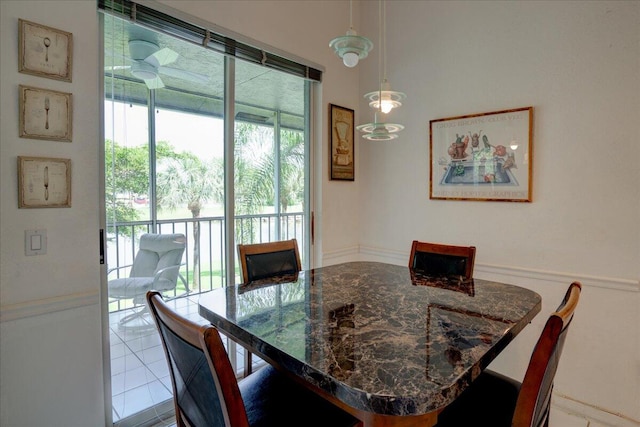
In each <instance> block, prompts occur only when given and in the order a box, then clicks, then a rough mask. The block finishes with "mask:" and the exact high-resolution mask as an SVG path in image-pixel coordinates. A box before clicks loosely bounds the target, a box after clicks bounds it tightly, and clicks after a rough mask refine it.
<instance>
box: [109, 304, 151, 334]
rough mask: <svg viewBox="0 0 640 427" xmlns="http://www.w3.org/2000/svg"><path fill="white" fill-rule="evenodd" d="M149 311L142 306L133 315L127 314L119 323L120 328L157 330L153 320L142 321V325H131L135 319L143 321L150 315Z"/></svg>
mask: <svg viewBox="0 0 640 427" xmlns="http://www.w3.org/2000/svg"><path fill="white" fill-rule="evenodd" d="M148 314H150V313H149V310H147V307H145V306H142V307H139V308H138V310H137V311H134V312H133V313H131V314H127V315H126V316H124V317H123V318H122V319H120V321H119V322H118V326H119V327H120V328H122V329H131V330H141V329H147V328H149V329H151V328H155V324H154V323H153V319H151V318H149V321H142V322H141V323H142V324H138V325H131V324H130V323H131V322H132V321H133V320H135V319H143V317H144V316H145V315H148Z"/></svg>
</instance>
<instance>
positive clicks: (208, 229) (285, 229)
mask: <svg viewBox="0 0 640 427" xmlns="http://www.w3.org/2000/svg"><path fill="white" fill-rule="evenodd" d="M234 221H235V224H234V229H235V233H236V242H244V243H262V242H271V241H275V240H286V239H293V238H296V239H297V240H298V245H299V246H300V247H301V248H303V247H304V244H305V241H304V240H305V234H304V213H303V212H293V213H280V214H261V215H239V216H236V217H235V218H234ZM155 224H156V231H155V232H156V233H159V234H166V233H182V234H184V235H185V236H186V241H187V246H186V250H185V254H184V257H183V260H182V261H183V266H182V268H181V269H180V273H181V274H182V276H183V277H184V279H185V280H186V282H187V283H188V286H189V293H190V294H195V293H203V292H208V291H211V290H213V289H216V288H219V287H222V286H224V284H225V283H226V277H227V271H226V266H225V245H224V232H225V219H224V217H200V218H188V219H175V220H166V219H165V220H158V221H156V222H155ZM152 230H153V223H152V221H150V220H149V221H132V222H122V223H116V224H115V225H109V226H107V264H108V269H109V270H112V269H114V270H113V272H112V273H110V274H109V276H108V280H111V279H115V278H118V277H127V276H128V274H129V269H127V268H119V269H116V268H117V267H121V266H126V265H131V264H132V263H133V259H134V257H135V255H136V253H137V252H138V245H139V240H140V236H141V235H142V234H144V233H151V232H153V231H152ZM196 239H197V241H198V242H199V244H198V245H196V244H195V242H196ZM300 255H301V256H302V257H304V251H301V254H300ZM303 264H304V259H303ZM236 265H239V264H238V263H237V262H236ZM196 270H198V271H196ZM231 274H233V275H234V282H237V281H239V278H240V276H239V267H236V268H235V269H234V271H233V272H231ZM186 291H187V290H186V289H185V287H184V285H183V284H182V283H181V281H180V280H178V285H177V287H176V289H175V290H174V291H171V292H167V293H166V295H167V296H168V297H175V296H179V295H181V294H184V293H185V292H186ZM132 306H133V303H132V301H130V300H128V301H123V300H117V301H113V302H111V303H110V304H109V311H110V312H113V311H118V310H123V309H126V308H130V307H132Z"/></svg>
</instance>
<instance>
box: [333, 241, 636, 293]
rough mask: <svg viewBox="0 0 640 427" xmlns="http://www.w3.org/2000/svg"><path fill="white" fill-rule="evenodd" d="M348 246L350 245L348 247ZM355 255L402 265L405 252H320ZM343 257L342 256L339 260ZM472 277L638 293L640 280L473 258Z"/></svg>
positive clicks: (370, 249) (372, 249)
mask: <svg viewBox="0 0 640 427" xmlns="http://www.w3.org/2000/svg"><path fill="white" fill-rule="evenodd" d="M349 249H351V248H349ZM347 256H348V257H349V258H353V257H354V256H356V257H357V258H358V259H357V260H359V261H380V262H389V263H392V264H398V265H405V264H406V263H407V259H409V252H407V251H394V250H389V249H383V248H377V247H367V246H360V247H359V250H358V254H354V253H353V252H352V251H349V250H346V249H345V250H342V251H341V250H337V251H333V252H330V253H325V254H324V259H325V260H331V263H332V264H336V263H339V262H347V261H353V259H346V257H347ZM341 257H345V259H339V258H341ZM474 276H475V277H477V278H479V279H486V280H499V281H502V282H507V283H511V282H512V281H511V280H509V279H510V278H526V279H527V280H533V281H538V280H539V281H542V282H547V283H548V282H557V283H562V284H565V283H567V282H572V281H574V280H579V281H581V282H582V285H583V287H596V288H604V289H608V290H614V291H624V292H640V280H631V279H623V278H620V277H602V276H590V275H584V274H576V273H570V272H560V271H546V270H538V269H533V268H523V267H515V266H508V265H498V264H485V263H479V262H478V261H477V259H476V263H475V268H474Z"/></svg>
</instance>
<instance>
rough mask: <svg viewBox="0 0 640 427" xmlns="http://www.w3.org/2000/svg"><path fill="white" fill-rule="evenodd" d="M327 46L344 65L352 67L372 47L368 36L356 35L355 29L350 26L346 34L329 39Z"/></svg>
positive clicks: (366, 54)
mask: <svg viewBox="0 0 640 427" xmlns="http://www.w3.org/2000/svg"><path fill="white" fill-rule="evenodd" d="M329 47H331V48H332V49H333V50H334V51H335V52H336V54H337V55H338V56H339V57H340V58H342V62H344V65H346V66H347V67H350V68H352V67H355V66H356V65H358V61H359V60H360V59H364V58H366V57H367V56H368V55H369V51H370V50H371V49H373V43H371V40H369V39H368V38H366V37H362V36H359V35H357V33H356V32H355V30H354V29H353V28H350V29H349V31H347V35H346V36H340V37H336V38H335V39H333V40H331V42H329Z"/></svg>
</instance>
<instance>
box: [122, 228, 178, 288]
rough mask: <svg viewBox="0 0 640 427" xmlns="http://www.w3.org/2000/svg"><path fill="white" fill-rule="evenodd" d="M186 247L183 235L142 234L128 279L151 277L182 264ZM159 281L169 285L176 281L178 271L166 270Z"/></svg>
mask: <svg viewBox="0 0 640 427" xmlns="http://www.w3.org/2000/svg"><path fill="white" fill-rule="evenodd" d="M185 246H186V238H185V236H184V234H180V233H174V234H150V233H147V234H143V235H142V236H140V247H139V250H138V253H137V254H136V257H135V259H134V260H133V266H132V267H131V273H130V274H129V277H153V276H155V274H156V273H157V272H159V271H160V270H163V269H166V268H167V267H173V266H177V265H180V264H181V263H182V256H183V255H184V250H185ZM161 279H163V280H167V281H169V282H171V283H174V284H175V283H176V282H177V280H178V269H177V268H173V269H167V270H165V271H163V272H162V273H161Z"/></svg>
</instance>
